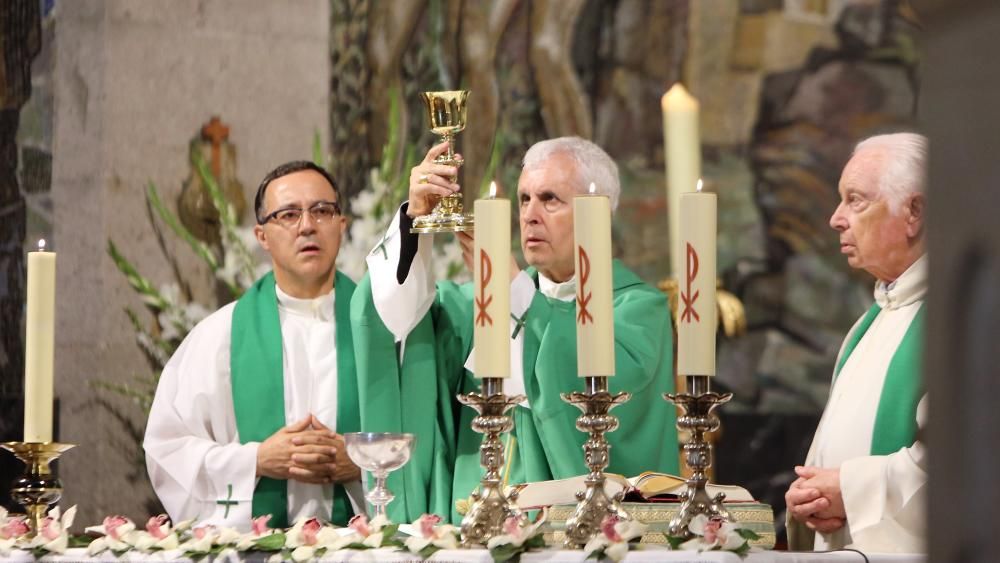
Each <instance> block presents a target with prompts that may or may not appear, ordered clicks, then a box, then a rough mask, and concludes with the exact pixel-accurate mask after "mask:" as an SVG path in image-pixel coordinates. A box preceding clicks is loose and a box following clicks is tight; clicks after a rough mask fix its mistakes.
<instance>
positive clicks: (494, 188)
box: [490, 182, 497, 199]
mask: <svg viewBox="0 0 1000 563" xmlns="http://www.w3.org/2000/svg"><path fill="white" fill-rule="evenodd" d="M496 197H497V183H496V182H490V199H496Z"/></svg>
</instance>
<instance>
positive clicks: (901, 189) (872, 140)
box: [854, 133, 927, 214]
mask: <svg viewBox="0 0 1000 563" xmlns="http://www.w3.org/2000/svg"><path fill="white" fill-rule="evenodd" d="M863 150H883V151H885V152H886V153H887V156H886V159H885V165H884V166H883V167H882V175H881V177H880V178H879V186H878V187H879V191H880V192H881V194H882V195H883V196H885V198H886V200H888V202H889V211H891V212H892V213H893V214H897V213H899V211H900V209H901V208H902V206H903V202H904V201H905V200H906V198H907V196H909V195H912V194H919V193H923V191H924V184H925V183H926V177H927V137H924V136H923V135H920V134H917V133H892V134H888V135H876V136H874V137H869V138H867V139H865V140H863V141H861V142H860V143H858V145H857V146H856V147H854V154H858V153H859V152H861V151H863Z"/></svg>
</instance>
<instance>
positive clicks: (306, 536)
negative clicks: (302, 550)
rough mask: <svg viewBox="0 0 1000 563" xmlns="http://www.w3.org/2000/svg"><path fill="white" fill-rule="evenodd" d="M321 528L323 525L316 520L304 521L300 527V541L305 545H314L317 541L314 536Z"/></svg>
mask: <svg viewBox="0 0 1000 563" xmlns="http://www.w3.org/2000/svg"><path fill="white" fill-rule="evenodd" d="M322 527H323V525H322V524H320V523H319V520H317V519H316V518H310V519H308V520H306V523H305V524H303V525H302V539H303V541H304V543H305V544H306V545H316V542H317V541H318V540H317V537H316V536H317V534H319V530H320V528H322Z"/></svg>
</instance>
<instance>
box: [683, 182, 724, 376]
mask: <svg viewBox="0 0 1000 563" xmlns="http://www.w3.org/2000/svg"><path fill="white" fill-rule="evenodd" d="M698 188H699V190H698V191H695V192H690V193H686V194H681V196H680V211H681V216H680V227H681V229H680V230H681V234H680V243H681V245H682V247H683V249H684V250H683V258H684V262H683V269H681V270H680V271H679V273H678V276H677V285H678V287H677V290H678V299H677V373H678V374H679V375H715V331H716V326H717V323H718V313H717V312H716V303H715V283H716V271H715V260H716V209H717V202H716V197H715V194H710V193H705V192H702V191H700V188H701V182H700V181H699V182H698Z"/></svg>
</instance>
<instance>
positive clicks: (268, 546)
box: [253, 532, 287, 551]
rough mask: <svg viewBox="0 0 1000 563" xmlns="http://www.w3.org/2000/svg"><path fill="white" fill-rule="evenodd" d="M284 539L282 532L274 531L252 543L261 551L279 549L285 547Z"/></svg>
mask: <svg viewBox="0 0 1000 563" xmlns="http://www.w3.org/2000/svg"><path fill="white" fill-rule="evenodd" d="M286 539H287V538H286V537H285V534H284V533H282V532H276V533H273V534H271V535H268V536H264V537H262V538H260V539H258V540H256V541H255V542H253V545H254V547H256V548H257V549H259V550H261V551H281V550H282V549H283V548H284V547H285V540H286Z"/></svg>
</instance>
